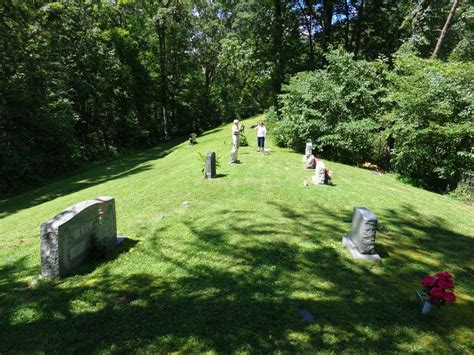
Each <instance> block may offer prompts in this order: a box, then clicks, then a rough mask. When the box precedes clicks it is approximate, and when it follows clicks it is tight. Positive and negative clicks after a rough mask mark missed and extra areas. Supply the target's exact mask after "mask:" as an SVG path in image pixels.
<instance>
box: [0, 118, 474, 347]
mask: <svg viewBox="0 0 474 355" xmlns="http://www.w3.org/2000/svg"><path fill="white" fill-rule="evenodd" d="M256 119H257V118H253V119H251V120H248V121H245V122H244V124H245V125H246V126H247V127H250V125H251V124H253V123H255V122H256ZM246 135H247V137H248V139H249V143H250V146H249V147H242V148H241V149H240V153H239V159H240V160H241V162H242V164H237V165H229V164H228V159H229V153H230V150H231V140H230V138H231V137H230V125H228V126H222V127H219V128H217V129H214V130H212V131H210V132H207V133H205V134H203V135H202V136H199V137H198V142H199V143H198V144H197V145H195V146H192V147H190V146H188V143H187V140H184V142H170V143H168V144H166V145H162V146H160V147H157V148H155V149H150V150H146V151H143V152H141V153H136V154H133V155H129V156H127V157H125V158H122V159H119V160H116V161H112V162H109V163H104V164H100V165H97V166H95V167H92V168H90V169H88V170H84V171H82V172H79V173H77V174H76V175H71V176H69V177H67V178H64V179H61V180H58V181H56V182H54V183H52V184H50V185H47V186H44V187H42V188H39V189H37V190H35V191H31V192H27V193H24V194H22V195H19V196H16V197H12V198H10V199H7V200H3V201H1V202H0V218H1V219H0V235H1V240H2V248H0V309H1V312H0V326H1V328H0V352H1V353H3V352H62V351H66V352H78V353H87V352H129V351H132V350H135V351H140V352H160V353H161V352H168V351H185V352H196V351H211V352H224V353H229V352H233V351H242V352H247V351H248V352H269V351H283V352H310V351H323V350H327V351H336V352H339V351H342V350H346V351H352V352H384V351H395V352H423V351H429V352H436V353H447V352H449V353H451V352H459V353H472V351H474V277H473V272H474V257H473V255H474V254H473V250H474V235H473V231H474V212H473V207H472V206H469V205H466V204H462V203H460V202H458V201H455V200H453V199H450V198H449V197H447V196H440V195H437V194H434V193H431V192H428V191H424V190H421V189H417V188H414V187H412V186H408V185H405V184H403V183H401V182H399V181H397V180H396V179H395V177H394V176H392V175H390V174H387V175H383V176H375V175H373V174H371V173H370V172H369V171H367V170H363V169H359V168H356V167H350V166H346V165H342V164H336V163H332V162H327V164H326V166H327V167H329V168H330V169H332V170H333V171H334V182H335V183H336V186H314V185H312V184H310V185H309V186H307V187H305V186H304V185H303V181H304V180H305V179H307V180H308V181H309V182H310V181H311V175H312V174H314V171H312V170H304V169H303V163H302V154H299V153H294V152H291V151H289V150H287V149H279V148H276V147H274V146H273V145H271V144H270V147H271V150H272V151H271V153H270V154H268V155H264V154H262V153H257V152H256V151H255V150H256V142H254V141H255V139H254V132H253V131H252V130H250V129H247V132H246ZM267 145H268V144H267ZM208 151H215V152H216V155H217V158H218V160H219V161H220V166H218V168H217V173H218V178H216V179H203V177H202V172H201V169H202V167H203V162H202V160H201V159H200V158H199V154H198V153H201V154H205V153H207V152H208ZM98 196H112V197H114V198H115V201H116V209H117V227H118V233H119V234H120V235H125V236H127V238H128V239H127V240H126V241H125V242H124V243H122V244H121V245H120V246H119V247H118V248H117V249H115V251H114V252H113V253H112V254H111V255H109V256H108V257H107V259H106V260H105V261H101V262H92V263H89V264H86V265H84V266H83V267H81V268H80V269H79V271H78V272H77V273H76V274H75V275H72V276H70V277H68V278H65V279H63V280H61V281H60V282H53V281H42V280H40V279H38V275H39V273H40V254H39V226H40V224H41V223H43V222H45V221H46V220H48V219H50V218H52V217H54V216H55V215H56V214H57V213H59V212H61V211H62V210H63V209H64V208H66V207H68V206H70V205H73V204H75V203H77V202H80V201H83V200H88V199H94V198H96V197H98ZM354 206H364V207H367V208H369V209H370V210H371V211H373V212H374V214H375V215H376V216H377V217H378V219H379V227H378V232H377V239H376V248H377V250H378V251H379V253H380V255H381V256H382V262H381V263H380V264H375V263H370V262H364V261H356V260H354V259H353V258H352V256H351V255H350V253H349V252H348V251H347V250H346V249H345V248H344V247H343V246H342V245H341V238H342V236H343V235H346V234H348V233H350V229H351V215H352V209H353V207H354ZM445 270H446V271H449V272H451V273H453V274H454V275H455V282H456V290H455V292H456V296H457V302H456V303H455V304H454V305H447V306H446V307H444V308H441V309H439V310H438V309H434V310H433V311H432V312H431V313H430V314H429V315H428V316H425V317H423V316H422V315H421V305H420V304H419V303H418V302H417V300H416V299H415V295H414V289H416V288H418V289H421V286H420V283H419V282H420V280H421V278H422V277H423V276H425V275H427V274H433V273H435V272H438V271H445ZM302 313H305V314H310V315H312V316H313V318H314V319H313V320H312V321H308V317H306V318H307V319H306V320H305V319H304V318H303V317H302V315H301V314H302ZM309 318H311V317H309Z"/></svg>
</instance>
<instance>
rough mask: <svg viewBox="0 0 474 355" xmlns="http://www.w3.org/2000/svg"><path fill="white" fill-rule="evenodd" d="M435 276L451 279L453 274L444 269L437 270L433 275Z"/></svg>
mask: <svg viewBox="0 0 474 355" xmlns="http://www.w3.org/2000/svg"><path fill="white" fill-rule="evenodd" d="M434 276H435V277H437V278H439V279H445V280H452V279H453V275H451V274H450V273H449V272H447V271H445V272H438V273H436V274H435V275H434Z"/></svg>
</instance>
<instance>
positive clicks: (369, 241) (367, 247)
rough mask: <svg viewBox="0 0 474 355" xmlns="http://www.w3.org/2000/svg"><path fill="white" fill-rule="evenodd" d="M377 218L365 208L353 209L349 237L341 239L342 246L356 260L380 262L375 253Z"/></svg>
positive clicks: (378, 256)
mask: <svg viewBox="0 0 474 355" xmlns="http://www.w3.org/2000/svg"><path fill="white" fill-rule="evenodd" d="M376 230H377V217H376V216H375V215H374V214H373V213H372V212H371V211H370V210H368V209H367V208H364V207H354V210H353V212H352V233H351V236H345V237H342V244H343V245H345V246H346V248H347V249H348V250H349V251H350V252H351V254H352V256H353V257H354V258H356V259H364V260H372V261H380V260H381V258H380V255H378V254H377V253H376V251H375V233H376Z"/></svg>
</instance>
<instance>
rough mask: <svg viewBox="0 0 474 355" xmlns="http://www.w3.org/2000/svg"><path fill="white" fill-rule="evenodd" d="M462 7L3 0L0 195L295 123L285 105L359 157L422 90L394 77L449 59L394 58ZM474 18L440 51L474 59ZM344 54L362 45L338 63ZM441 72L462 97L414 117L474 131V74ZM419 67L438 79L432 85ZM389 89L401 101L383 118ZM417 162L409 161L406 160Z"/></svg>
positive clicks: (422, 42) (422, 45) (415, 50)
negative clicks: (98, 164)
mask: <svg viewBox="0 0 474 355" xmlns="http://www.w3.org/2000/svg"><path fill="white" fill-rule="evenodd" d="M451 9H452V2H451V1H441V0H418V1H408V0H403V1H392V0H356V1H351V0H345V1H336V0H325V1H323V0H159V1H158V0H157V1H146V0H86V1H78V0H63V1H56V2H52V1H45V0H35V1H29V2H24V1H20V0H4V1H2V2H0V31H1V33H2V40H1V41H0V53H1V56H0V192H6V191H13V190H14V189H17V188H21V187H22V186H25V185H31V184H36V183H38V182H39V181H41V180H42V179H45V178H51V177H54V176H57V175H59V174H62V173H64V172H66V171H68V170H71V169H73V168H74V167H76V166H79V165H81V164H83V163H84V162H87V161H95V160H99V159H102V158H103V157H106V156H110V155H113V154H117V153H118V152H120V151H122V150H124V149H129V148H139V147H146V146H150V145H153V144H156V143H158V142H161V141H165V140H168V139H170V138H172V137H176V136H179V135H183V134H188V133H190V132H193V131H201V130H204V129H207V128H209V127H212V126H215V125H216V124H219V123H221V122H225V121H230V120H232V119H234V118H242V117H246V116H249V115H252V114H255V113H258V112H262V111H263V110H265V109H267V108H269V107H270V106H273V107H274V110H275V112H276V113H277V114H278V117H279V118H281V117H285V114H286V113H287V112H288V110H289V107H288V106H286V105H290V104H291V105H296V106H297V105H301V104H302V102H303V101H304V102H308V100H309V101H311V102H313V103H312V105H315V106H316V108H314V109H310V110H307V108H305V109H304V110H303V111H301V112H299V115H300V116H301V115H303V116H304V119H309V118H314V119H315V121H314V122H313V123H312V126H314V127H313V128H312V129H313V131H314V132H313V133H315V132H319V133H321V132H324V135H323V136H324V137H326V138H324V139H325V140H326V143H324V144H325V146H326V147H327V149H329V148H328V147H329V146H331V145H332V147H331V151H332V152H333V154H334V156H335V157H337V158H338V159H340V160H343V161H348V162H358V161H359V160H360V159H361V157H362V156H367V154H368V151H367V149H369V148H367V147H365V146H364V147H362V146H360V149H359V150H358V151H354V150H353V149H352V148H353V147H352V146H351V145H350V143H348V142H350V141H357V142H361V144H362V145H363V142H362V141H363V140H364V137H365V139H366V136H364V135H365V134H366V133H367V132H368V131H371V132H372V131H373V130H380V129H381V127H382V126H381V122H382V121H381V118H382V117H385V118H384V119H385V121H387V120H388V121H390V122H392V121H393V119H392V118H393V117H395V116H396V115H398V114H400V115H399V116H398V117H399V119H400V120H402V119H404V118H403V117H406V115H405V113H406V112H405V111H403V109H404V108H406V109H408V106H406V105H405V104H404V102H405V101H404V99H403V96H404V95H405V96H406V95H411V94H410V92H413V88H412V87H411V86H407V85H406V82H404V81H403V80H397V75H398V76H399V75H403V71H404V70H408V69H407V68H406V65H408V64H407V63H411V64H410V65H417V64H419V65H420V66H421V68H424V69H420V70H421V71H416V70H415V72H416V73H415V72H407V75H408V78H409V80H412V79H413V80H414V83H416V84H419V85H420V86H421V85H425V84H426V85H427V86H429V85H430V84H429V83H430V80H434V79H433V77H429V76H426V75H425V74H426V73H427V71H430V70H431V69H429V68H432V69H433V68H435V67H436V68H438V67H439V68H441V67H440V66H442V64H426V65H425V62H423V61H417V60H413V61H410V60H408V62H407V61H405V62H403V61H402V60H400V61H397V59H396V58H398V57H400V56H401V55H402V54H403V53H405V54H407V55H411V56H418V57H421V58H428V57H430V56H431V55H432V53H433V50H434V48H435V45H436V43H437V42H439V41H438V40H439V37H440V36H439V35H440V31H441V29H442V28H443V26H445V24H446V19H447V18H448V14H449V12H450V10H451ZM473 14H474V7H473V6H472V5H470V4H469V2H467V1H461V2H460V3H459V5H457V7H456V8H455V11H454V12H453V16H452V19H450V21H449V27H447V31H446V35H445V36H444V38H443V39H442V43H441V44H440V48H439V51H438V53H437V57H438V58H439V60H441V61H450V62H452V63H455V62H456V63H458V62H459V63H461V62H465V63H467V64H465V65H469V63H472V59H473V57H474V52H473V48H474V15H473ZM334 48H340V50H341V51H345V52H347V53H352V54H351V55H343V54H339V55H338V58H339V59H338V60H335V59H334V54H331V53H334V52H332V50H333V49H334ZM340 53H343V52H340ZM402 62H403V63H404V64H402ZM376 63H379V64H376ZM382 67H383V68H382ZM448 67H449V68H454V69H453V70H454V71H453V73H458V72H459V71H461V72H462V73H465V71H466V70H467V71H469V70H470V69H472V66H471V67H463V64H453V65H452V66H448ZM393 68H396V70H395V71H394V72H393V75H391V76H390V75H388V74H387V73H388V72H389V71H391V70H392V69H393ZM462 68H464V69H462ZM466 68H467V69H466ZM440 70H441V71H445V74H446V75H447V76H446V77H443V78H444V79H446V78H449V79H446V80H447V81H443V82H442V84H443V85H447V86H443V85H441V87H442V88H444V89H446V90H448V92H449V93H450V95H451V96H450V97H451V98H452V99H451V98H446V99H445V98H442V99H441V101H438V100H437V99H438V98H440V95H437V94H435V93H433V94H432V95H431V91H428V92H426V95H427V96H428V95H431V96H430V97H429V98H427V97H425V98H426V100H427V101H426V102H425V104H426V105H427V107H430V110H429V111H423V112H417V113H416V115H417V120H421V121H423V120H424V118H423V117H424V116H426V115H427V114H428V113H427V112H430V115H431V114H433V115H434V116H433V117H431V116H430V118H429V120H434V121H436V122H437V124H440V125H444V124H445V123H448V122H457V120H459V119H462V120H463V122H464V123H460V122H457V123H459V124H466V123H467V122H468V121H469V119H470V117H472V111H469V110H470V109H469V110H468V109H466V108H461V107H460V106H458V101H463V100H464V101H466V100H467V101H469V100H471V104H472V96H471V99H469V98H468V97H464V96H463V97H462V98H457V99H456V98H453V97H452V95H456V94H459V93H462V91H463V89H462V88H463V85H464V86H466V85H467V86H469V85H470V84H469V81H465V82H462V80H468V79H469V77H468V76H464V74H463V75H461V76H460V77H455V76H456V75H454V74H451V73H447V72H446V70H448V69H446V70H445V69H440ZM449 70H450V69H449ZM449 70H448V71H449ZM304 71H315V72H314V74H310V73H301V72H304ZM382 72H383V74H381V73H382ZM431 72H433V71H432V70H431ZM423 73H424V74H423ZM294 75H296V77H294V78H293V79H291V80H290V78H291V77H293V76H294ZM418 75H422V76H423V75H425V76H423V80H421V81H420V82H418V81H417V79H418ZM453 75H454V76H453ZM360 78H363V80H362V81H361V82H359V79H360ZM444 79H443V80H444ZM296 82H298V83H301V84H296ZM389 82H390V85H389V84H388V83H389ZM288 83H290V86H291V85H292V84H291V83H293V84H294V85H296V86H298V85H303V86H306V88H308V89H311V90H314V91H317V92H318V95H317V96H314V97H313V98H309V97H305V92H304V90H305V89H304V87H300V88H296V87H293V88H292V89H291V90H293V91H291V90H290V91H291V92H294V93H296V92H297V91H300V94H301V95H302V96H303V97H302V99H303V101H301V102H298V100H297V99H299V96H298V97H292V96H291V95H290V96H288V95H289V92H290V91H288V90H287V89H284V88H288V87H287V86H285V85H287V84H288ZM341 87H342V88H343V90H342V91H340V89H341ZM431 89H432V90H434V91H436V90H441V89H439V88H438V89H435V88H433V87H431ZM431 89H430V90H431ZM444 89H443V90H444ZM295 90H296V91H295ZM397 90H400V92H399V91H397ZM283 91H284V92H285V93H284V94H283V96H281V98H279V97H280V96H279V95H280V94H282V92H283ZM300 94H298V95H300ZM325 95H326V96H327V101H324V102H322V101H321V100H322V97H323V96H325ZM382 96H383V97H385V98H386V103H385V105H386V106H390V107H391V110H387V111H384V112H381V107H380V105H379V103H378V101H377V100H378V99H379V98H380V97H382ZM441 96H442V95H441ZM431 99H432V100H436V102H434V103H433V102H431V101H430V100H431ZM456 100H457V101H456ZM290 101H291V103H290ZM455 101H456V103H454V102H455ZM464 101H463V102H464ZM467 101H466V102H467ZM320 104H321V105H322V106H320ZM464 104H465V103H464ZM464 104H462V105H464ZM404 105H405V106H404ZM450 105H451V106H450ZM452 105H454V106H452ZM462 105H461V106H462ZM296 106H295V107H296ZM310 106H311V105H310ZM386 106H384V107H386ZM415 107H418V108H420V107H421V106H416V105H415ZM462 107H464V106H462ZM470 107H472V106H470ZM400 110H402V111H403V112H402V111H400ZM450 110H451V111H450ZM459 110H461V111H459ZM463 110H464V111H463ZM466 110H467V111H466ZM418 111H420V110H418ZM388 112H390V113H388ZM461 112H462V113H461ZM469 112H470V114H471V116H470V117H469ZM281 114H283V116H281ZM418 114H420V116H419V117H418ZM387 115H388V116H387ZM390 115H391V116H390ZM342 116H344V117H342ZM389 116H390V117H391V118H387V117H389ZM435 116H436V117H435ZM440 117H442V119H441V118H440ZM300 118H301V117H300ZM407 119H408V118H407ZM285 122H287V123H288V122H289V121H285ZM355 126H357V128H358V129H354V127H355ZM389 126H390V127H391V128H393V130H394V134H395V130H396V129H395V127H397V126H396V125H395V124H393V125H388V126H383V127H389ZM443 127H444V126H443ZM359 129H360V130H359ZM430 129H434V128H430ZM443 129H451V128H446V127H445V128H443ZM455 130H456V129H455ZM450 132H451V131H450ZM296 133H297V132H293V133H292V134H293V135H294V134H296ZM298 134H299V133H298ZM419 134H421V133H420V132H419ZM334 137H336V138H337V139H333V138H334ZM339 138H340V139H339ZM292 139H293V138H292ZM324 139H323V138H321V142H322V140H324ZM341 139H342V140H341ZM331 142H332V143H331ZM463 142H464V143H463V144H464V145H465V144H468V143H466V139H464V140H463ZM321 144H322V143H321ZM450 149H451V148H450ZM452 149H454V151H456V149H455V148H452ZM349 151H350V154H349ZM400 154H401V153H400ZM404 159H405V158H402V155H397V156H396V160H395V161H394V164H395V166H396V167H399V166H400V164H402V161H404ZM400 171H406V170H405V168H403V169H401V168H400ZM446 174H448V175H449V173H441V175H442V176H446ZM441 175H440V176H441ZM427 185H428V186H431V184H427Z"/></svg>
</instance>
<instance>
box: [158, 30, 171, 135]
mask: <svg viewBox="0 0 474 355" xmlns="http://www.w3.org/2000/svg"><path fill="white" fill-rule="evenodd" d="M158 33H159V35H158V36H159V41H160V78H161V117H162V119H163V133H164V136H165V140H168V139H169V134H168V117H167V112H166V105H167V101H168V100H167V95H168V92H167V89H166V85H167V82H166V43H165V39H166V38H165V37H166V27H165V26H164V25H160V26H159V28H158Z"/></svg>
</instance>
